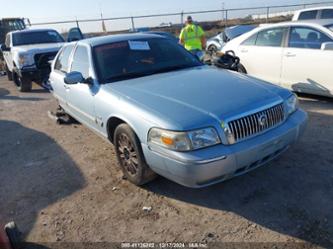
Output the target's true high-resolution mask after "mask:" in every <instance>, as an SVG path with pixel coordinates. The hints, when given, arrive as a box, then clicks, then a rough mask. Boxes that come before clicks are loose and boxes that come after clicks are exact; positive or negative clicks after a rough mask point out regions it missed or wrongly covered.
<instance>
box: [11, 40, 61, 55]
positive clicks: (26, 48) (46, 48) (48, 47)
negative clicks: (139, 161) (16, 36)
mask: <svg viewBox="0 0 333 249" xmlns="http://www.w3.org/2000/svg"><path fill="white" fill-rule="evenodd" d="M63 45H64V43H42V44H32V45H22V46H16V47H13V50H14V51H17V52H21V53H22V52H27V53H34V54H37V53H47V52H56V51H58V50H59V49H60V48H61V47H62V46H63Z"/></svg>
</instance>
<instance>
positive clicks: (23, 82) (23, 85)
mask: <svg viewBox="0 0 333 249" xmlns="http://www.w3.org/2000/svg"><path fill="white" fill-rule="evenodd" d="M14 81H15V84H16V85H17V88H18V90H19V91H20V92H30V91H31V88H32V81H31V80H30V79H28V78H24V77H20V76H18V75H17V74H14Z"/></svg>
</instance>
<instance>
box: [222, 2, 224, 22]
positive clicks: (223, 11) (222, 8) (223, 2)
mask: <svg viewBox="0 0 333 249" xmlns="http://www.w3.org/2000/svg"><path fill="white" fill-rule="evenodd" d="M223 21H224V2H222V22H223Z"/></svg>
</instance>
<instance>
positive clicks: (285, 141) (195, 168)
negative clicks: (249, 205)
mask: <svg viewBox="0 0 333 249" xmlns="http://www.w3.org/2000/svg"><path fill="white" fill-rule="evenodd" d="M307 118H308V116H307V114H306V113H305V112H304V111H302V110H298V111H296V112H295V113H294V114H292V115H291V116H290V117H289V118H288V119H287V120H286V121H285V122H284V123H283V124H282V125H280V126H278V127H276V128H275V129H272V130H270V131H268V132H266V133H264V134H262V135H259V136H257V137H254V138H252V139H249V140H246V141H243V142H240V143H237V144H234V145H218V146H214V147H211V148H206V149H203V150H198V151H193V152H187V153H186V152H185V153H184V152H170V151H163V150H161V151H158V152H157V151H153V150H151V148H149V147H148V146H147V145H145V144H142V148H143V152H144V155H145V158H146V161H147V163H148V165H149V166H150V167H151V169H152V170H154V171H155V172H156V173H158V174H160V175H162V176H164V177H166V178H168V179H170V180H172V181H175V182H177V183H179V184H181V185H184V186H187V187H192V188H201V187H206V186H209V185H212V184H215V183H218V182H222V181H225V180H227V179H230V178H232V177H235V176H238V175H242V174H245V173H247V172H249V171H251V170H253V169H256V168H258V167H260V166H262V165H264V164H266V163H267V162H269V161H271V160H273V159H274V158H276V157H277V156H279V155H280V154H281V153H283V152H284V151H286V150H287V149H288V148H289V147H290V145H291V144H293V143H294V142H296V141H297V139H298V138H299V136H300V135H301V134H302V133H303V131H304V129H305V126H306V122H307Z"/></svg>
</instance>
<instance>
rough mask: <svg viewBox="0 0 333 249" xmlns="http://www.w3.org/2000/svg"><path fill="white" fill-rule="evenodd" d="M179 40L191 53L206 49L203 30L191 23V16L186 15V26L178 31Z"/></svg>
mask: <svg viewBox="0 0 333 249" xmlns="http://www.w3.org/2000/svg"><path fill="white" fill-rule="evenodd" d="M179 42H180V44H182V45H183V46H184V47H185V48H186V49H187V50H189V51H190V52H192V53H195V52H197V51H201V50H205V49H206V37H205V32H204V31H203V29H202V28H201V27H200V26H199V25H196V24H194V23H193V19H192V17H191V16H188V17H187V21H186V26H185V27H184V28H183V29H182V31H181V32H180V35H179Z"/></svg>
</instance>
